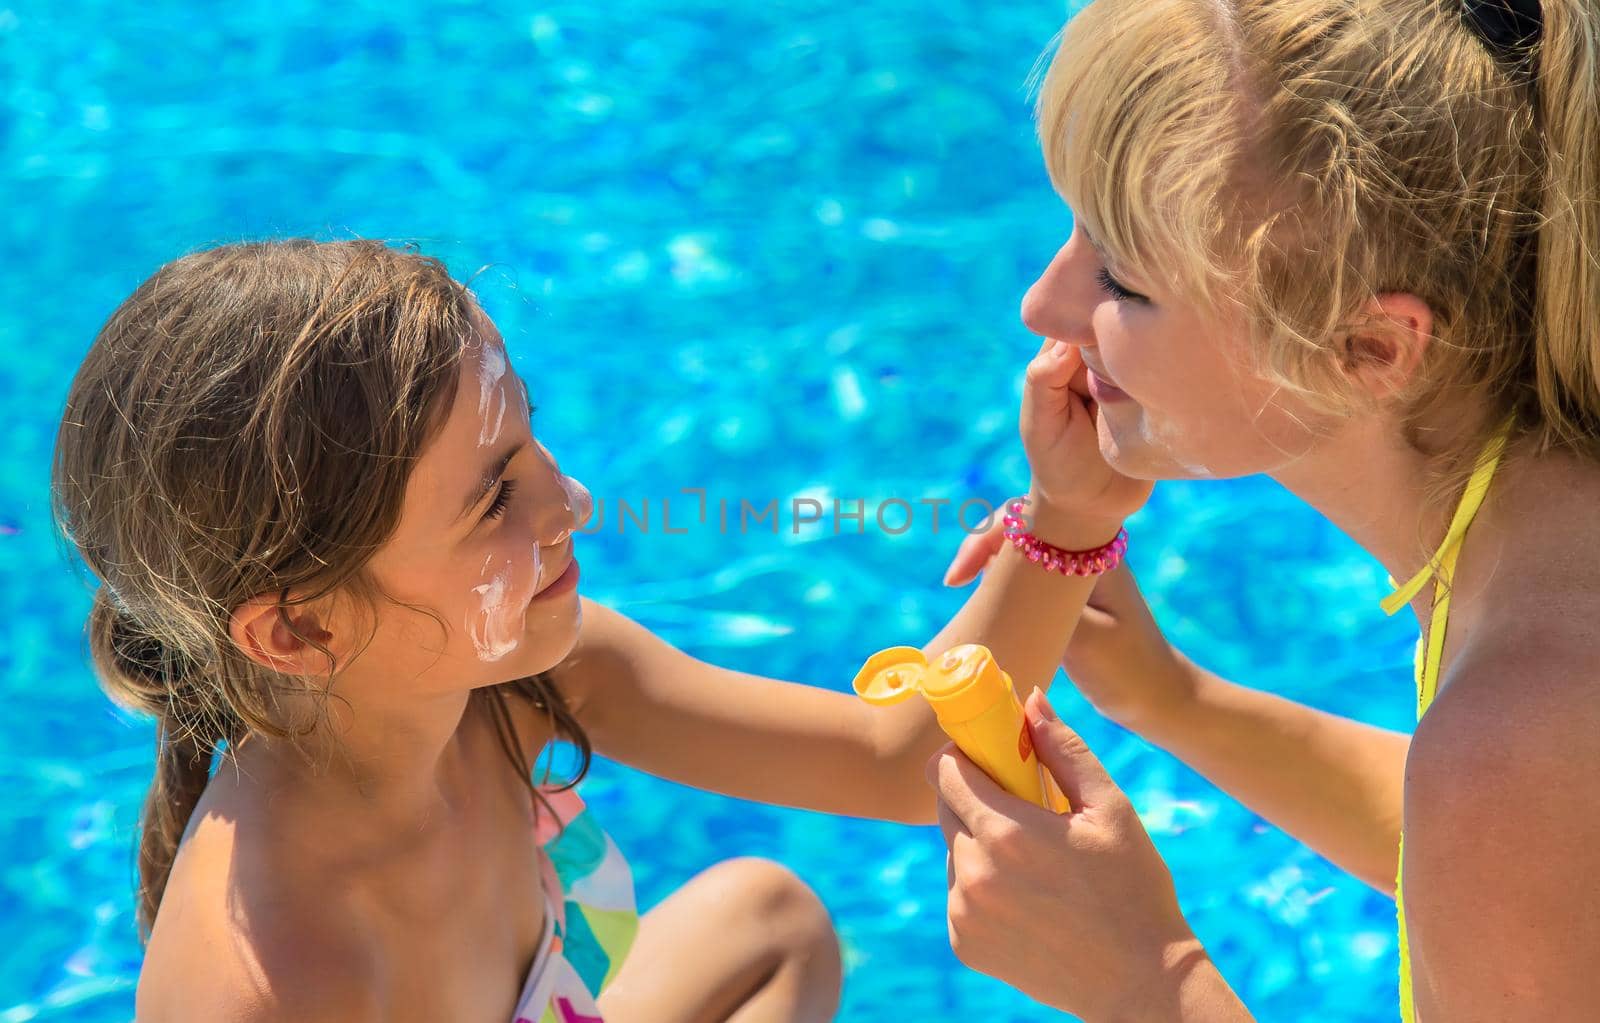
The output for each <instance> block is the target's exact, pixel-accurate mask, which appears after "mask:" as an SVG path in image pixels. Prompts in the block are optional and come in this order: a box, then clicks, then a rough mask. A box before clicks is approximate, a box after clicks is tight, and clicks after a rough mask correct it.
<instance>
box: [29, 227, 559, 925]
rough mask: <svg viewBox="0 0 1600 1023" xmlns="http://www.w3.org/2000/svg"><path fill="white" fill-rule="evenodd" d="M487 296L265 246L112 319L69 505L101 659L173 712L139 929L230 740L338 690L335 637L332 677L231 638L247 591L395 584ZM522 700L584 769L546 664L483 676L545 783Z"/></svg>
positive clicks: (142, 881) (87, 394)
mask: <svg viewBox="0 0 1600 1023" xmlns="http://www.w3.org/2000/svg"><path fill="white" fill-rule="evenodd" d="M474 309H475V301H474V299H473V297H472V294H471V292H470V291H469V290H468V289H467V288H466V287H465V286H464V285H463V284H461V283H460V282H458V281H456V280H454V279H453V278H451V276H450V274H449V273H448V271H447V270H446V269H445V267H444V265H443V264H442V263H440V262H439V261H437V260H435V259H431V258H428V257H425V256H422V255H419V254H416V253H414V252H411V251H405V250H401V249H396V248H393V247H390V246H388V245H385V244H382V243H380V242H375V241H345V242H313V241H309V240H301V239H296V240H289V241H275V242H256V243H248V244H238V245H227V246H223V247H220V248H215V249H210V250H207V251H204V252H199V253H196V254H194V255H190V256H185V257H183V258H181V259H178V260H175V261H173V262H171V263H169V264H167V265H166V266H163V267H162V268H161V269H160V270H158V271H156V273H155V274H154V275H153V276H152V277H150V279H149V280H147V281H145V282H144V283H143V284H141V285H140V286H139V287H138V289H137V290H136V291H135V292H134V293H133V295H132V296H131V297H129V298H128V299H127V300H126V301H125V302H123V303H122V305H121V306H120V307H119V308H118V309H117V310H116V311H115V312H114V313H113V314H112V316H111V318H110V319H109V320H108V321H107V323H106V324H105V326H104V327H103V328H102V329H101V330H100V333H99V335H98V336H97V337H96V338H95V341H94V344H93V346H92V347H91V348H90V350H89V353H88V355H87V356H86V357H85V359H84V361H83V365H82V367H81V368H80V369H79V371H78V374H77V377H76V378H75V379H74V380H73V383H72V387H71V390H70V392H69V394H68V398H67V404H66V410H65V412H64V414H63V416H62V421H61V427H60V431H59V434H58V436H57V441H56V453H55V467H54V480H53V487H52V500H53V504H54V509H55V514H56V518H57V521H58V523H59V525H60V527H61V529H62V531H63V532H64V534H65V535H66V536H67V537H68V538H69V540H70V541H71V542H72V544H73V545H74V546H75V547H76V549H77V551H78V553H79V554H80V555H81V556H82V558H83V561H84V562H85V563H86V564H87V565H88V567H89V569H90V570H91V571H92V572H93V574H94V575H95V576H96V577H97V578H98V580H99V583H100V587H99V590H98V591H97V593H96V595H95V599H94V605H93V608H92V610H91V611H90V613H89V621H88V634H89V645H90V650H91V655H92V658H93V661H94V666H95V670H96V672H97V674H98V675H99V677H100V679H101V681H102V683H103V685H104V686H105V688H106V691H107V692H108V693H109V694H110V695H111V697H112V698H113V699H114V700H116V701H117V702H118V703H120V704H123V705H125V706H128V707H131V708H133V709H136V710H140V711H143V712H145V713H148V714H150V715H152V716H154V718H155V720H156V736H157V738H156V771H155V778H154V781H153V782H152V784H151V787H150V792H149V795H148V798H147V800H146V805H145V813H144V821H143V828H142V834H141V837H140V844H139V857H138V862H139V922H140V926H141V929H142V930H143V931H144V933H146V934H148V933H149V929H150V928H151V926H152V925H153V923H154V920H155V914H156V910H157V908H158V906H159V905H160V902H161V895H162V892H163V890H164V889H165V887H166V883H167V878H168V875H169V874H170V872H171V869H172V862H173V859H174V857H175V856H176V854H177V848H178V843H179V842H180V840H181V839H182V836H183V832H184V829H185V828H186V827H187V825H188V821H189V818H190V816H191V815H192V814H193V812H194V808H195V805H196V804H197V803H198V801H199V799H200V795H201V793H202V792H203V790H204V789H205V786H206V782H207V780H208V778H209V775H210V770H211V767H212V762H213V759H214V758H215V757H216V756H217V754H218V753H219V752H220V751H223V750H225V749H226V747H227V745H232V744H237V743H238V742H239V741H241V740H242V739H243V738H244V737H245V736H246V735H249V734H251V733H255V734H261V735H268V736H274V737H277V738H294V737H295V736H296V735H298V734H302V733H303V730H304V728H305V727H306V726H305V725H303V724H290V723H289V719H288V716H287V715H286V713H285V710H286V703H287V701H286V699H285V698H286V697H287V696H289V695H291V694H293V695H295V696H303V695H304V694H306V693H307V692H308V691H310V692H312V693H314V694H317V695H319V696H320V697H323V698H326V696H327V695H329V694H331V693H334V692H335V687H334V680H335V678H336V674H337V670H338V665H337V664H336V663H335V662H334V659H333V658H332V657H331V655H330V656H329V658H328V664H329V670H328V672H327V675H326V677H323V678H319V679H304V678H291V677H287V676H284V675H279V674H276V673H274V672H272V671H270V670H268V669H266V668H263V667H261V666H260V665H259V664H257V663H256V662H254V661H252V660H251V659H250V658H249V657H247V656H246V655H245V654H244V653H243V652H241V651H240V650H239V649H238V648H237V647H236V646H235V645H234V643H233V641H232V640H231V639H230V636H229V621H230V617H231V615H232V613H233V611H234V609H235V608H237V607H239V606H240V605H241V604H243V603H244V602H245V601H247V600H250V599H252V598H254V597H257V596H259V595H261V594H264V593H267V594H270V593H276V594H279V595H280V600H281V602H282V606H283V607H287V606H289V605H291V604H296V603H304V602H309V601H313V600H318V599H321V598H323V597H326V596H328V595H329V594H334V593H338V594H340V595H348V596H351V597H353V598H355V599H357V600H360V601H366V602H373V601H379V600H383V599H385V598H384V596H383V594H382V592H381V591H380V590H379V589H378V588H377V586H376V585H375V584H374V583H373V581H372V580H371V579H370V578H369V577H368V575H367V574H366V572H365V567H366V565H367V562H368V560H369V559H370V558H371V556H372V555H373V554H374V552H376V551H377V549H378V548H379V547H380V546H381V545H382V544H383V543H384V542H385V541H386V540H387V539H388V538H389V537H390V536H391V535H392V534H393V533H394V531H395V528H396V526H397V525H398V523H399V517H400V509H401V501H402V498H403V496H404V493H405V488H406V483H407V480H408V479H409V477H410V474H411V471H412V468H413V467H414V466H415V464H416V461H417V458H418V457H419V455H420V454H421V452H422V450H423V449H424V447H425V446H426V445H427V443H428V442H429V441H430V440H431V439H432V437H433V436H434V435H435V433H436V432H437V430H438V428H439V426H440V425H441V424H442V422H443V421H444V419H445V418H446V417H447V416H448V414H449V411H450V406H451V404H452V402H453V400H454V395H455V391H456V384H457V378H458V374H459V372H460V366H461V361H462V356H463V354H464V352H465V351H466V349H467V347H468V346H469V345H470V344H472V343H475V339H476V334H477V332H476V330H475V328H474V326H473V311H474ZM291 595H292V596H291ZM369 606H372V605H370V603H369ZM281 614H282V610H281V609H280V615H281ZM283 621H284V623H285V624H286V625H288V624H289V619H288V617H287V616H286V615H284V616H283ZM290 627H291V628H292V626H290ZM441 627H443V623H441ZM301 638H302V639H305V640H306V641H307V642H312V643H313V645H315V644H314V641H313V640H312V639H311V638H309V637H304V636H302V637H301ZM326 652H327V651H326V650H324V653H326ZM507 697H511V698H514V699H521V700H526V701H528V702H529V703H531V704H533V705H534V706H536V707H537V708H539V709H540V710H541V711H542V712H544V713H546V714H548V715H549V716H550V717H551V719H552V723H553V725H554V727H555V730H556V733H557V734H558V735H561V736H563V737H564V738H566V739H568V740H569V741H571V742H573V743H574V744H575V745H576V746H577V747H578V749H579V753H580V764H579V769H578V771H577V774H578V775H580V776H581V774H582V773H583V770H584V768H586V766H587V763H588V757H589V744H588V741H587V739H586V737H585V736H584V734H583V731H582V729H581V728H580V727H579V725H578V723H577V721H576V720H575V718H574V717H573V715H572V713H571V711H570V710H569V708H568V707H567V705H566V704H565V703H564V702H563V700H562V699H561V696H560V693H559V692H558V691H557V690H556V689H555V687H554V685H553V684H552V683H551V682H550V680H549V679H548V678H547V677H543V676H541V677H535V678H526V679H520V680H517V681H515V682H511V683H506V684H504V685H501V686H495V687H490V688H488V689H480V690H477V691H475V692H474V700H473V702H474V704H475V706H477V707H481V708H482V710H483V712H485V713H487V714H489V715H490V717H491V719H492V720H493V721H494V723H495V727H496V730H497V734H498V735H499V737H500V740H501V744H502V746H503V747H504V748H505V751H506V754H507V756H508V757H509V758H510V760H511V762H512V763H513V764H514V765H515V767H516V769H517V770H518V771H519V772H520V773H521V775H522V777H523V778H524V779H527V780H528V782H529V785H530V787H531V786H532V777H531V775H532V770H531V768H532V765H530V764H529V763H527V762H526V758H525V756H524V754H523V753H522V746H521V744H520V743H519V742H518V741H517V736H516V734H515V729H514V727H513V724H512V720H511V717H510V713H509V710H508V708H507V703H506V700H507Z"/></svg>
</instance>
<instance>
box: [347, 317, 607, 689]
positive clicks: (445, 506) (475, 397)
mask: <svg viewBox="0 0 1600 1023" xmlns="http://www.w3.org/2000/svg"><path fill="white" fill-rule="evenodd" d="M477 319H478V340H477V341H476V342H475V343H474V344H473V345H472V346H471V347H470V349H469V351H468V352H467V354H466V355H465V356H464V357H463V360H462V364H461V377H460V380H459V382H458V384H457V388H456V396H455V403H454V405H453V407H452V408H451V411H450V415H449V417H448V418H447V419H446V420H445V423H444V426H443V428H442V429H441V430H440V431H439V433H438V435H437V436H436V437H435V438H434V439H433V441H432V443H431V444H430V445H429V446H428V447H427V448H426V449H425V450H424V451H423V453H422V455H421V457H420V458H419V459H418V461H417V465H416V468H415V470H414V471H413V473H412V476H411V479H410V482H409V484H408V485H407V489H406V496H405V503H404V506H403V509H402V512H401V520H400V525H399V528H398V529H397V531H396V533H395V535H394V537H393V538H391V540H390V541H389V542H388V543H387V544H385V545H384V547H383V548H382V549H381V550H380V551H379V553H378V554H377V555H375V556H374V558H373V560H372V562H371V566H370V568H371V572H372V573H373V575H374V577H375V578H376V579H377V581H378V583H379V585H380V586H382V587H383V590H384V592H385V594H387V595H388V596H389V597H390V598H392V600H393V601H394V602H395V603H393V604H391V603H387V602H380V605H379V608H378V621H377V634H376V635H375V636H374V638H373V641H372V642H371V643H370V644H369V645H368V646H367V647H366V648H365V649H364V650H363V651H362V652H361V653H360V655H359V659H360V660H362V661H370V660H376V661H377V662H378V664H379V665H380V666H381V671H382V674H383V675H384V676H387V680H385V682H384V684H397V685H405V686H407V687H408V688H410V689H412V690H413V691H415V690H417V689H418V688H420V689H422V690H425V691H432V692H442V691H459V690H461V689H465V688H475V687H478V686H484V685H492V684H494V683H498V682H505V681H509V680H511V679H514V678H520V677H523V676H526V675H532V674H535V673H537V672H540V671H545V670H547V669H549V668H552V667H554V666H555V665H556V664H558V663H559V662H560V661H561V660H562V658H564V657H565V656H566V655H567V654H568V653H569V652H570V651H571V650H572V647H573V645H574V643H576V641H577V637H578V624H579V621H580V619H581V616H582V610H581V606H580V603H579V599H578V593H577V580H578V563H577V560H576V559H575V558H574V556H573V543H572V539H573V531H574V530H575V529H576V528H577V527H579V526H581V525H582V524H583V523H584V522H585V521H586V520H587V519H588V517H589V514H590V508H591V504H590V498H589V492H588V491H587V490H585V489H584V488H583V485H582V484H580V483H579V482H578V481H576V480H574V479H572V478H571V477H569V476H566V475H563V474H562V472H561V470H560V469H559V468H557V467H556V462H555V459H554V458H553V457H552V456H551V454H550V452H549V451H547V450H546V449H545V448H544V446H543V445H541V444H540V443H539V442H538V441H537V440H535V439H534V437H533V433H532V430H531V427H530V424H529V409H528V404H527V398H526V392H525V391H524V389H523V386H522V381H521V380H520V379H519V378H518V377H517V375H516V373H515V372H514V371H513V370H512V369H511V367H510V365H509V363H508V361H507V359H506V352H505V346H504V343H503V342H502V341H501V338H500V335H499V332H498V331H497V330H495V328H494V325H493V324H492V323H490V322H489V320H488V318H487V317H485V316H483V315H482V314H481V313H480V314H478V317H477ZM396 604H398V605H400V606H396ZM405 605H413V606H414V609H413V607H407V606H405ZM429 612H431V613H432V614H435V615H437V616H438V619H437V620H436V619H435V618H433V617H431V616H430V614H429ZM440 620H442V624H443V626H444V628H443V631H442V632H441V629H440V627H439V626H440V624H441V621H440ZM362 674H363V675H370V674H372V673H371V672H370V671H369V670H366V669H365V667H364V668H363V671H362ZM413 679H414V680H415V682H411V681H410V680H413Z"/></svg>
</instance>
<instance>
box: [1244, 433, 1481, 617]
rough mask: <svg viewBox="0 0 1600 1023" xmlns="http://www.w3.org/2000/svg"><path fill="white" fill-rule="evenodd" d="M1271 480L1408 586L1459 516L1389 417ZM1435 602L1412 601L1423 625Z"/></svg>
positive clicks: (1425, 596) (1427, 591)
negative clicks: (1434, 486)
mask: <svg viewBox="0 0 1600 1023" xmlns="http://www.w3.org/2000/svg"><path fill="white" fill-rule="evenodd" d="M1273 476H1274V478H1275V479H1276V480H1277V481H1278V482H1279V483H1281V484H1282V485H1283V486H1284V487H1286V488H1287V489H1288V490H1289V491H1290V492H1292V493H1293V494H1295V495H1296V496H1298V497H1299V498H1300V499H1301V500H1303V501H1305V502H1306V503H1307V504H1310V505H1311V506H1312V507H1314V508H1316V509H1317V510H1318V511H1320V512H1321V513H1322V514H1323V515H1325V516H1327V518H1328V520H1329V521H1331V522H1332V523H1333V524H1334V525H1335V526H1338V527H1339V529H1340V530H1341V531H1342V532H1343V533H1344V534H1345V535H1346V536H1348V537H1350V538H1351V539H1352V540H1354V541H1355V542H1356V543H1358V544H1360V545H1361V547H1362V548H1363V549H1365V550H1366V551H1367V553H1369V554H1371V555H1372V556H1373V557H1375V558H1377V559H1378V561H1379V562H1380V563H1381V564H1382V565H1383V567H1384V568H1385V569H1386V570H1388V572H1389V574H1390V575H1391V576H1393V577H1394V578H1395V579H1396V580H1398V581H1399V582H1402V583H1403V582H1405V581H1406V580H1408V579H1410V578H1411V577H1412V576H1413V575H1415V574H1416V573H1417V571H1418V570H1420V569H1421V568H1422V567H1423V566H1425V565H1426V564H1427V563H1428V560H1429V558H1431V557H1432V556H1433V554H1434V551H1435V550H1436V549H1437V548H1438V546H1439V544H1440V543H1442V542H1443V540H1444V536H1445V532H1446V530H1447V529H1448V528H1449V524H1450V517H1451V515H1452V514H1453V512H1454V508H1452V507H1441V506H1440V505H1439V504H1438V503H1437V501H1436V500H1435V498H1436V496H1437V495H1436V493H1430V489H1429V488H1430V481H1431V467H1430V463H1429V460H1428V458H1427V456H1426V455H1424V454H1423V453H1422V452H1420V451H1417V450H1416V449H1415V448H1414V447H1412V446H1411V445H1410V444H1408V443H1406V442H1405V440H1404V439H1403V438H1402V436H1401V433H1400V430H1399V428H1398V426H1397V425H1396V424H1395V423H1394V422H1393V421H1391V420H1389V419H1388V418H1387V417H1377V416H1374V417H1372V418H1371V419H1370V420H1367V421H1363V422H1359V423H1356V422H1353V423H1351V424H1350V425H1348V426H1346V427H1344V428H1343V429H1341V430H1340V431H1339V432H1338V434H1336V435H1335V436H1333V437H1331V438H1329V439H1328V440H1326V441H1324V442H1323V443H1321V444H1319V445H1318V446H1317V447H1316V448H1315V449H1314V450H1313V451H1312V452H1311V453H1310V454H1308V455H1306V456H1305V457H1303V458H1300V459H1297V460H1296V461H1295V462H1293V463H1292V464H1290V465H1288V466H1285V467H1283V468H1282V469H1280V470H1279V471H1277V472H1274V473H1273ZM1431 599H1432V589H1431V588H1429V587H1424V588H1423V591H1422V592H1421V593H1420V594H1419V595H1418V596H1417V598H1416V599H1415V600H1413V601H1412V604H1411V606H1412V610H1413V611H1414V612H1415V613H1416V615H1417V618H1418V621H1419V622H1423V623H1425V621H1426V617H1427V615H1428V613H1429V607H1430V601H1431Z"/></svg>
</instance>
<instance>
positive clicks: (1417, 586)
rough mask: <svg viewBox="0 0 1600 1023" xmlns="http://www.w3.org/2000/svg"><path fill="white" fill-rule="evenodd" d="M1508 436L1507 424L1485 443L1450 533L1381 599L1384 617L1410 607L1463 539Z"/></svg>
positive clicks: (1498, 463)
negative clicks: (1401, 583)
mask: <svg viewBox="0 0 1600 1023" xmlns="http://www.w3.org/2000/svg"><path fill="white" fill-rule="evenodd" d="M1510 434H1511V424H1510V422H1507V423H1506V424H1505V425H1504V426H1502V427H1501V428H1500V430H1499V432H1497V433H1496V434H1495V435H1494V437H1493V438H1492V439H1491V440H1490V441H1489V443H1488V445H1487V446H1486V447H1485V448H1484V449H1483V454H1481V455H1479V456H1478V467H1477V468H1476V469H1474V470H1473V472H1472V478H1471V479H1469V480H1468V481H1467V489H1466V492H1465V493H1463V494H1462V495H1461V503H1460V504H1459V505H1457V506H1456V514H1455V518H1453V519H1451V520H1450V529H1449V531H1447V532H1446V533H1445V534H1444V542H1443V543H1441V544H1440V545H1439V550H1438V551H1437V552H1436V553H1435V554H1434V556H1433V558H1432V559H1431V560H1429V562H1428V563H1427V564H1426V565H1423V566H1422V568H1421V569H1419V570H1418V572H1417V574H1416V575H1414V576H1412V577H1411V581H1410V582H1408V583H1406V584H1405V585H1404V586H1402V587H1400V588H1399V589H1398V590H1395V591H1394V592H1393V593H1391V594H1389V595H1388V596H1387V597H1385V598H1384V599H1383V602H1382V604H1381V606H1382V608H1383V613H1384V614H1388V615H1392V614H1394V613H1395V612H1396V611H1398V610H1400V609H1401V608H1402V607H1405V606H1406V605H1407V604H1409V603H1411V601H1412V598H1414V597H1416V595H1417V594H1418V593H1421V592H1422V588H1423V587H1424V586H1426V585H1427V583H1428V580H1429V579H1432V578H1433V577H1434V575H1435V573H1437V572H1438V571H1439V568H1440V566H1441V565H1443V564H1444V562H1445V559H1446V556H1447V555H1448V554H1449V553H1450V552H1451V551H1452V550H1453V549H1454V548H1455V547H1456V545H1457V544H1459V543H1461V538H1462V537H1464V536H1466V535H1467V527H1469V526H1471V525H1472V520H1473V518H1474V516H1476V515H1477V514H1478V509H1479V508H1480V507H1481V506H1482V505H1483V499H1484V497H1485V496H1486V495H1487V494H1488V493H1489V481H1490V480H1492V479H1493V478H1494V472H1495V469H1496V468H1497V467H1498V466H1499V465H1500V456H1501V455H1503V454H1504V453H1505V449H1506V440H1507V438H1508V437H1509V436H1510Z"/></svg>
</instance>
